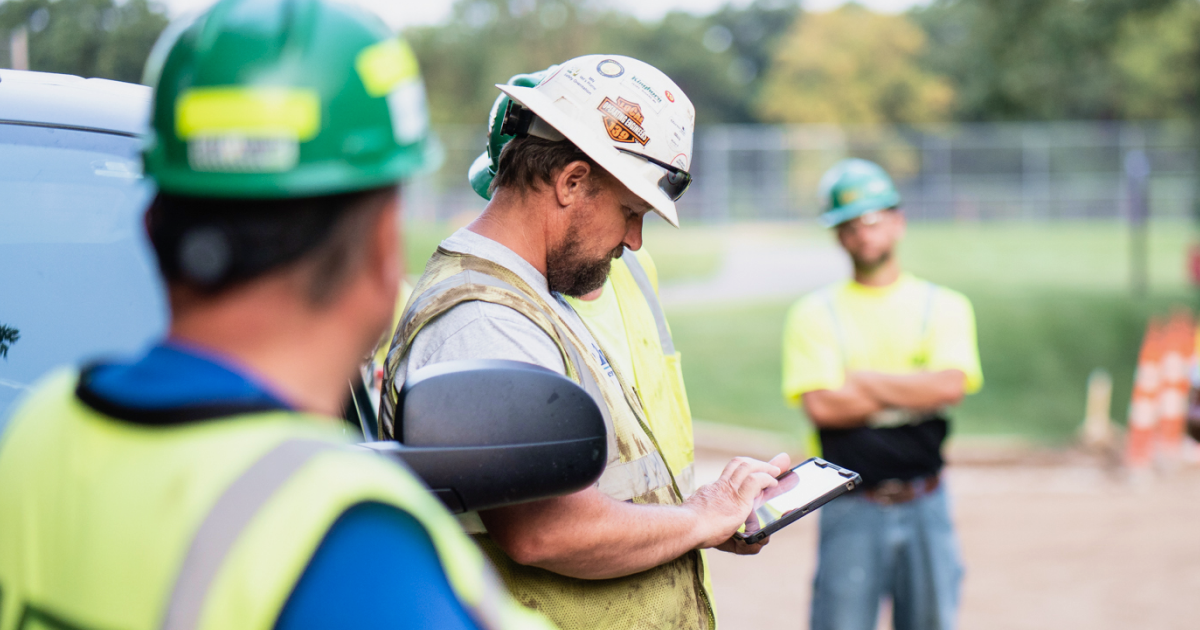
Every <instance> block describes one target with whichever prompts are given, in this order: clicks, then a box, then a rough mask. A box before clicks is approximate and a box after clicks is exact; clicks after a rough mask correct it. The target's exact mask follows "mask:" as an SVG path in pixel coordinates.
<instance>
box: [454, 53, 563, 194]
mask: <svg viewBox="0 0 1200 630" xmlns="http://www.w3.org/2000/svg"><path fill="white" fill-rule="evenodd" d="M557 69H558V66H550V67H549V68H546V69H545V70H542V71H540V72H531V73H529V74H518V75H514V76H513V77H512V78H511V79H509V80H508V85H517V86H520V87H537V85H538V84H539V83H541V82H542V79H544V78H546V77H548V76H550V75H551V74H554V71H555V70H557ZM510 102H512V99H511V98H509V96H508V95H507V94H504V93H503V92H501V93H500V96H498V97H496V102H494V103H492V111H491V113H490V114H488V144H487V150H486V151H484V152H483V153H481V154H480V155H479V157H477V158H475V161H474V162H472V163H471V168H470V169H468V170H467V180H468V181H470V182H471V188H472V189H474V190H475V192H477V193H479V196H480V197H483V198H484V199H491V198H492V193H491V187H492V180H493V179H495V178H496V171H497V170H498V169H499V167H500V151H502V150H504V145H506V144H508V142H509V140H512V139H513V136H510V135H507V134H503V133H500V128H501V127H502V126H503V125H504V114H505V112H507V111H508V104H509V103H510Z"/></svg>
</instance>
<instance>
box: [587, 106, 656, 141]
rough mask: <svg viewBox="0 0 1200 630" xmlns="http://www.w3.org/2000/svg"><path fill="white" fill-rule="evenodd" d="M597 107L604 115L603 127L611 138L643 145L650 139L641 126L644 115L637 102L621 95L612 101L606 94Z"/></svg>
mask: <svg viewBox="0 0 1200 630" xmlns="http://www.w3.org/2000/svg"><path fill="white" fill-rule="evenodd" d="M597 109H599V110H600V113H601V114H603V115H604V128H605V129H606V130H607V131H608V136H609V137H610V138H612V139H613V140H616V141H617V142H628V143H634V142H638V143H641V144H643V145H645V144H646V143H647V142H649V141H650V136H648V135H646V130H645V129H643V128H642V123H643V122H644V121H645V119H646V117H645V115H644V114H642V108H641V106H640V105H638V104H637V103H634V102H633V101H627V100H625V99H623V98H621V97H617V101H616V102H615V103H614V102H613V101H612V99H610V98H608V97H607V96H606V97H604V100H603V101H601V102H600V106H599V107H597Z"/></svg>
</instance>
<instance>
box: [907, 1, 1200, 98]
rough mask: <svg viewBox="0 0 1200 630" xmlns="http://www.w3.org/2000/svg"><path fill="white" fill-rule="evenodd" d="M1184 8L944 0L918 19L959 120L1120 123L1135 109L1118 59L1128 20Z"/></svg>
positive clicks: (929, 59)
mask: <svg viewBox="0 0 1200 630" xmlns="http://www.w3.org/2000/svg"><path fill="white" fill-rule="evenodd" d="M1184 2H1186V3H1193V2H1194V0H936V1H935V2H933V3H932V4H931V5H929V6H928V7H925V8H921V9H917V10H914V11H913V12H911V14H910V15H911V16H912V17H913V19H914V20H916V21H917V22H918V23H919V24H921V25H922V27H923V28H924V30H925V32H926V33H928V35H929V37H930V41H931V45H930V46H929V48H928V49H927V54H926V55H925V56H924V57H923V65H925V67H927V68H928V69H930V70H931V71H933V72H937V73H939V74H944V75H947V76H949V77H950V79H951V82H952V83H953V85H954V87H955V89H956V92H957V96H958V98H957V101H956V108H955V117H956V118H957V119H959V120H968V121H975V120H1055V119H1071V118H1083V119H1097V118H1100V119H1112V118H1119V117H1121V116H1123V115H1124V114H1125V113H1126V110H1125V105H1124V98H1123V93H1124V90H1125V89H1127V88H1128V86H1129V83H1128V81H1129V80H1130V79H1129V78H1128V77H1124V76H1123V75H1122V71H1121V69H1120V68H1119V67H1118V65H1117V64H1116V63H1115V62H1114V54H1115V52H1114V51H1115V50H1117V49H1118V48H1119V47H1120V46H1122V45H1123V44H1122V42H1123V40H1124V39H1125V37H1124V36H1125V35H1127V34H1128V33H1129V31H1128V30H1127V29H1128V28H1129V27H1127V26H1126V24H1127V23H1128V21H1129V20H1136V19H1139V18H1143V17H1146V16H1153V15H1155V14H1157V13H1158V12H1160V11H1162V10H1164V9H1165V8H1168V7H1170V6H1172V5H1175V4H1178V3H1184ZM1142 78H1143V79H1145V76H1144V75H1143V77H1142Z"/></svg>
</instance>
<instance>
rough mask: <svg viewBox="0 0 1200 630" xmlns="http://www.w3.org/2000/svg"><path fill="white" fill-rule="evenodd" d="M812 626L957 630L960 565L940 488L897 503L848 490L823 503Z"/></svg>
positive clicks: (843, 629)
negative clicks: (885, 619)
mask: <svg viewBox="0 0 1200 630" xmlns="http://www.w3.org/2000/svg"><path fill="white" fill-rule="evenodd" d="M820 531H821V539H820V551H819V554H820V555H819V557H818V563H817V576H816V579H815V583H814V585H813V607H812V629H811V630H874V629H875V626H876V621H877V619H878V617H879V602H880V601H881V600H882V599H883V598H889V599H891V600H892V625H893V627H894V628H895V630H952V629H953V628H954V627H955V620H956V617H957V613H958V599H959V585H960V584H961V583H962V574H963V569H962V562H961V561H960V559H959V553H958V542H957V540H956V538H955V535H954V526H953V525H952V524H951V522H950V509H949V505H948V501H947V499H946V493H945V491H944V490H943V489H942V488H938V489H937V490H934V491H933V492H931V493H929V494H928V495H925V496H923V497H921V498H919V499H916V500H913V501H910V502H908V503H903V504H899V505H880V504H878V503H874V502H871V501H869V500H867V499H865V498H863V497H860V496H856V495H853V494H851V495H847V496H844V497H841V498H839V499H836V500H834V501H832V502H830V503H829V504H828V505H826V506H825V507H823V508H821V525H820Z"/></svg>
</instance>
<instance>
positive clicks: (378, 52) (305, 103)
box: [143, 0, 440, 199]
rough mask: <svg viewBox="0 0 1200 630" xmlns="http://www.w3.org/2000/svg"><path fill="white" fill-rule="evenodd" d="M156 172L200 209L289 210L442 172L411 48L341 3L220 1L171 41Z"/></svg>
mask: <svg viewBox="0 0 1200 630" xmlns="http://www.w3.org/2000/svg"><path fill="white" fill-rule="evenodd" d="M146 83H148V84H149V85H152V86H154V106H153V113H152V121H151V127H152V137H151V138H150V140H149V141H148V142H147V146H146V147H145V149H144V150H143V158H144V160H145V167H146V173H147V174H148V175H150V176H151V177H153V178H154V180H155V181H156V183H157V184H158V187H159V189H160V190H163V191H166V192H170V193H174V194H183V195H191V196H199V197H225V198H249V199H259V198H291V197H308V196H319V195H328V194H337V193H344V192H352V191H356V190H365V189H369V188H376V187H382V186H386V185H388V184H391V183H394V182H397V181H399V180H400V179H402V178H404V177H406V176H409V175H412V174H414V173H416V172H418V171H420V170H423V169H425V168H430V167H432V166H434V165H435V163H436V162H437V161H438V159H439V157H438V154H439V152H440V151H439V149H440V148H439V147H438V145H437V143H436V141H435V139H434V138H433V137H432V136H431V134H430V132H429V115H428V108H427V106H426V102H425V87H424V84H423V83H422V81H421V75H420V72H419V70H418V68H417V61H416V58H415V57H414V56H413V53H412V49H411V48H409V46H408V44H407V43H405V42H404V41H403V40H402V39H399V38H397V37H396V36H395V35H394V34H393V33H392V32H391V31H390V30H389V29H388V27H387V26H386V25H385V24H384V23H383V22H382V21H381V20H380V19H379V18H378V17H377V16H375V15H373V14H371V13H369V12H367V11H365V10H363V9H361V8H357V7H354V6H352V5H348V4H346V3H344V2H338V1H336V0H221V1H220V2H218V3H217V4H216V5H215V6H213V7H212V8H211V9H209V10H208V11H206V12H205V13H203V14H201V15H199V16H198V17H196V18H194V19H191V20H188V21H186V22H184V23H177V24H175V25H172V26H171V27H169V28H168V29H167V31H165V32H164V33H163V35H162V37H160V38H159V41H158V43H156V44H155V47H154V50H152V51H151V55H150V59H149V61H147V64H146Z"/></svg>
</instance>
